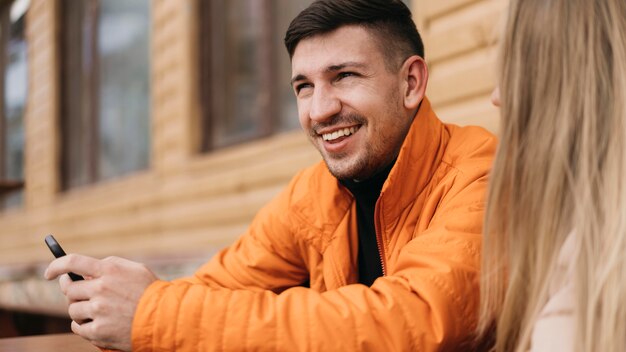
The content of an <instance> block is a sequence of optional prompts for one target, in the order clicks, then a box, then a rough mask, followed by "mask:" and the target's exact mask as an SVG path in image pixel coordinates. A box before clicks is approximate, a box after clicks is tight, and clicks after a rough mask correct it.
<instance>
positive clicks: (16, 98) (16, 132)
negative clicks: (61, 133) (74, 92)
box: [2, 1, 28, 205]
mask: <svg viewBox="0 0 626 352" xmlns="http://www.w3.org/2000/svg"><path fill="white" fill-rule="evenodd" d="M24 6H27V5H25V2H24V1H17V2H14V3H13V4H12V6H11V16H10V24H9V36H8V42H7V56H6V57H7V66H6V71H5V77H4V97H3V99H4V108H5V109H4V119H5V121H4V126H5V133H6V142H5V148H6V149H5V155H4V162H5V169H4V170H5V172H4V175H2V176H3V177H2V178H4V179H8V180H16V181H17V180H23V178H24V109H25V108H26V97H27V95H28V67H27V47H26V38H25V37H24V22H25V16H24V13H25V11H26V7H24ZM21 197H22V192H21V191H19V192H13V193H12V194H11V195H10V196H8V197H6V199H5V205H15V204H19V203H21Z"/></svg>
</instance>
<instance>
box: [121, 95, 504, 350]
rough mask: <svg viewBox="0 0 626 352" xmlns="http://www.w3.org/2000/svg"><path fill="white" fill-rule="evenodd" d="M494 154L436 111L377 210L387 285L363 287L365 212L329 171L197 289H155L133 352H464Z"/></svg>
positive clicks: (409, 142) (487, 143)
mask: <svg viewBox="0 0 626 352" xmlns="http://www.w3.org/2000/svg"><path fill="white" fill-rule="evenodd" d="M495 147H496V139H495V137H494V136H493V135H491V134H490V133H488V132H486V131H485V130H483V129H481V128H477V127H466V128H460V127H457V126H452V125H444V124H442V123H441V122H440V121H439V120H438V119H437V117H436V116H435V114H434V112H433V111H432V110H431V107H430V103H429V102H428V101H427V100H426V99H424V102H423V103H422V106H421V108H420V111H419V112H418V114H417V117H416V118H415V121H414V122H413V125H412V127H411V129H410V132H409V134H408V136H407V138H406V140H405V142H404V144H403V146H402V149H401V152H400V155H399V156H398V159H397V162H396V164H395V166H394V167H393V169H392V170H391V172H390V174H389V177H388V179H387V181H386V182H385V184H384V186H383V189H382V193H381V196H380V198H379V200H378V203H377V204H376V210H375V213H376V229H377V233H378V242H379V246H380V249H381V251H382V257H383V259H382V261H383V268H384V269H383V270H384V277H381V278H379V279H377V280H376V281H375V282H374V284H373V285H372V286H371V287H367V286H364V285H361V284H357V283H356V282H357V248H358V246H357V220H356V208H355V203H354V200H353V198H352V196H351V194H350V193H349V192H348V190H347V189H345V188H344V187H343V186H341V185H340V184H339V183H338V181H337V179H335V178H334V177H333V176H332V175H331V174H330V173H329V172H328V169H327V168H326V166H325V165H324V163H322V162H321V163H319V164H317V165H315V166H313V167H311V168H309V169H306V170H304V171H302V172H301V173H299V174H298V175H297V176H296V177H294V179H293V180H292V181H291V183H290V184H289V185H288V187H287V188H286V189H285V190H284V191H283V192H282V193H281V194H279V195H278V196H277V197H276V198H275V199H274V200H272V201H271V202H270V203H269V204H268V205H266V206H265V207H264V208H263V209H262V210H261V211H260V212H259V213H258V214H257V216H256V217H255V219H254V221H253V222H252V224H251V226H250V228H249V229H248V231H247V232H246V233H245V234H244V235H243V236H242V237H241V238H240V239H239V240H238V241H237V242H236V243H235V244H233V245H232V246H231V247H230V248H227V249H225V250H223V251H221V252H220V253H219V254H217V255H216V256H215V257H214V258H213V259H212V260H211V261H210V262H208V263H207V264H206V265H204V266H203V267H202V268H200V269H199V270H198V271H197V273H196V274H195V276H194V277H191V278H187V279H182V280H178V281H174V282H165V281H157V282H155V283H153V284H152V285H151V286H149V287H148V289H147V290H146V291H145V293H144V295H143V297H142V299H141V301H140V303H139V306H138V307H137V311H136V314H135V319H134V322H133V331H132V342H133V351H136V352H144V351H209V350H220V351H222V350H224V351H233V350H236V351H240V350H241V351H243V350H264V351H304V350H313V351H340V350H341V351H355V350H369V351H433V350H453V351H458V350H463V346H464V345H463V343H466V342H467V341H468V340H470V339H471V336H472V331H473V329H474V327H475V325H476V315H477V305H478V268H479V256H480V248H481V230H482V219H483V205H484V204H483V201H484V196H485V190H486V186H487V174H488V171H489V169H490V166H491V163H492V156H493V153H494V151H495ZM307 281H309V283H310V289H309V288H305V287H299V285H301V284H302V283H304V282H307Z"/></svg>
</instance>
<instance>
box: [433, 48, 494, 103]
mask: <svg viewBox="0 0 626 352" xmlns="http://www.w3.org/2000/svg"><path fill="white" fill-rule="evenodd" d="M495 81H496V55H495V51H494V49H493V48H487V49H485V50H480V51H476V52H472V54H471V55H465V56H462V57H459V58H458V59H457V60H455V61H454V62H449V63H447V64H446V65H443V64H442V65H438V66H436V67H434V68H433V69H432V70H431V78H430V82H429V84H428V89H427V95H428V97H429V98H430V100H431V101H432V103H433V106H435V107H442V106H444V105H449V104H453V103H454V102H456V101H459V100H463V99H468V98H470V97H475V96H479V95H486V94H489V93H490V92H491V91H492V90H493V88H494V86H495Z"/></svg>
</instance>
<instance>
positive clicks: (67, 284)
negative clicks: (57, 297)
mask: <svg viewBox="0 0 626 352" xmlns="http://www.w3.org/2000/svg"><path fill="white" fill-rule="evenodd" d="M59 284H60V286H61V292H63V294H64V295H65V296H66V297H67V299H68V301H69V303H70V304H71V303H74V302H77V301H86V300H89V299H91V297H93V295H94V293H96V292H97V291H98V290H99V289H100V285H101V283H100V282H99V281H98V280H85V281H72V280H71V279H70V278H69V276H67V275H62V276H61V278H60V279H59Z"/></svg>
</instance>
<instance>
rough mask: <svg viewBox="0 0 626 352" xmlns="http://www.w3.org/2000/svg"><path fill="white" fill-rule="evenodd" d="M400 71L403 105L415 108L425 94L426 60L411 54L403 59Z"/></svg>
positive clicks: (410, 108) (426, 81)
mask: <svg viewBox="0 0 626 352" xmlns="http://www.w3.org/2000/svg"><path fill="white" fill-rule="evenodd" d="M400 72H401V74H402V77H401V78H402V80H403V98H404V107H405V108H407V109H409V110H415V109H417V107H418V106H419V104H420V103H421V102H422V99H424V95H426V83H428V67H427V66H426V61H424V59H423V58H421V57H419V56H417V55H413V56H411V57H409V58H408V59H406V60H405V61H404V64H402V68H401V69H400Z"/></svg>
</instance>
